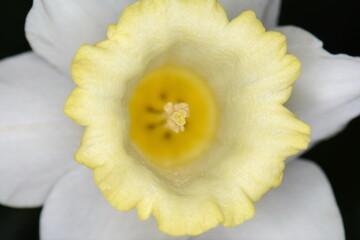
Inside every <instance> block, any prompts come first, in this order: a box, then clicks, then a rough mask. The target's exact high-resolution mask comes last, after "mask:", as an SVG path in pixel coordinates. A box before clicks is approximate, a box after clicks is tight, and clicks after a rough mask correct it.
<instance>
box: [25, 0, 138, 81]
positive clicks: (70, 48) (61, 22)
mask: <svg viewBox="0 0 360 240" xmlns="http://www.w3.org/2000/svg"><path fill="white" fill-rule="evenodd" d="M134 2H136V0H121V1H119V0H101V1H99V0H77V1H74V0H34V4H33V7H32V9H31V11H30V12H29V14H28V17H27V19H26V26H25V31H26V36H27V39H28V40H29V42H30V45H31V47H32V49H33V50H34V51H35V52H36V53H37V54H38V55H40V56H42V57H44V58H45V59H46V60H47V61H49V62H50V63H51V64H53V65H54V66H56V67H57V68H59V69H60V70H61V71H62V72H64V73H66V74H67V75H69V73H70V63H71V60H72V58H73V57H74V55H75V53H76V51H77V49H78V48H79V47H80V46H81V45H82V44H85V43H88V44H93V43H96V42H98V41H100V40H102V39H104V38H106V29H107V26H108V25H109V24H114V23H117V21H118V19H119V16H120V13H121V12H122V10H123V9H124V8H125V7H126V6H127V5H129V4H131V3H134Z"/></svg>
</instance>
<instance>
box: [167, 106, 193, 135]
mask: <svg viewBox="0 0 360 240" xmlns="http://www.w3.org/2000/svg"><path fill="white" fill-rule="evenodd" d="M164 110H165V112H166V114H167V121H166V124H165V127H167V128H170V129H171V130H172V131H174V132H176V133H179V132H183V131H185V124H186V119H185V118H187V117H189V115H190V114H189V104H187V103H176V104H173V103H171V102H168V103H166V104H165V106H164Z"/></svg>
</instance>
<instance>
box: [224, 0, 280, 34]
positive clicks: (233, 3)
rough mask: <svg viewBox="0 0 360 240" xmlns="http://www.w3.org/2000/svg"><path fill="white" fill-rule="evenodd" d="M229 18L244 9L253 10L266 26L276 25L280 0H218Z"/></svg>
mask: <svg viewBox="0 0 360 240" xmlns="http://www.w3.org/2000/svg"><path fill="white" fill-rule="evenodd" d="M219 2H220V3H221V5H223V7H224V8H225V10H226V12H227V14H228V17H229V19H233V18H235V17H237V16H238V15H239V14H240V13H242V12H243V11H246V10H253V11H254V12H255V13H256V16H257V18H258V19H259V20H260V21H261V22H262V23H263V24H264V26H265V27H266V28H272V27H275V26H276V25H277V22H278V17H279V12H280V5H281V0H219Z"/></svg>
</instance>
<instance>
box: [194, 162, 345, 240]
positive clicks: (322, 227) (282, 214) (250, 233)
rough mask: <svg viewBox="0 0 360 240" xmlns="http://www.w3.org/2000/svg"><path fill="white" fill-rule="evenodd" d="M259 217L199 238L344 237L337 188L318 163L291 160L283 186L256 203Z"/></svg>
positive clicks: (326, 239) (337, 239) (335, 239)
mask: <svg viewBox="0 0 360 240" xmlns="http://www.w3.org/2000/svg"><path fill="white" fill-rule="evenodd" d="M256 212H257V213H256V214H255V217H254V218H253V219H251V220H249V221H248V222H245V223H243V224H242V225H240V226H238V227H234V228H224V227H217V228H215V229H212V230H210V231H209V232H207V233H205V234H203V235H200V236H198V237H194V238H191V239H194V240H195V239H196V240H202V239H204V240H205V239H206V240H218V239H222V240H231V239H232V240H237V239H247V240H255V239H256V240H258V239H259V240H260V239H277V240H281V239H284V240H287V239H292V240H296V239H299V240H303V239H317V240H340V239H344V238H345V237H344V229H343V226H342V221H341V216H340V213H339V210H338V208H337V205H336V202H335V199H334V195H333V192H332V190H331V187H330V184H329V182H328V180H327V179H326V177H325V175H324V173H323V172H322V171H321V170H320V169H319V167H318V166H316V165H315V164H314V163H311V162H308V161H302V160H297V161H293V162H291V163H289V164H288V166H287V167H286V169H285V174H284V179H283V183H282V185H281V186H279V187H277V188H276V189H273V190H272V191H270V192H268V193H266V194H265V196H264V197H263V198H262V199H261V200H260V201H259V202H258V203H257V204H256Z"/></svg>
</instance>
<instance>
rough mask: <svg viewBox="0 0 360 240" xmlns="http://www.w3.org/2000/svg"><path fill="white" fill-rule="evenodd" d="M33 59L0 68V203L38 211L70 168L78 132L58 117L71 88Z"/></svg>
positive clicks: (11, 60)
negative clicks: (38, 207) (58, 180)
mask: <svg viewBox="0 0 360 240" xmlns="http://www.w3.org/2000/svg"><path fill="white" fill-rule="evenodd" d="M65 79H66V78H64V77H63V76H62V75H61V74H59V73H58V72H57V71H56V70H55V69H54V68H53V67H52V66H50V65H49V64H48V63H46V62H45V61H44V60H43V59H41V58H40V57H38V56H37V55H36V54H34V53H24V54H21V55H18V56H16V57H12V58H9V59H6V60H3V61H1V62H0V105H1V118H0V202H1V203H3V204H6V205H10V206H20V207H29V206H39V205H41V204H42V203H43V201H44V199H45V198H46V196H47V194H48V192H49V190H50V189H51V187H52V186H53V184H54V182H55V181H56V180H57V179H58V178H59V177H60V176H62V175H63V174H64V172H66V171H68V170H69V169H70V168H72V167H73V166H74V165H75V161H72V160H71V159H73V155H74V153H75V149H76V148H77V147H78V145H79V141H80V137H81V128H80V127H78V126H76V125H75V124H73V123H72V121H71V120H69V119H68V118H66V117H65V115H64V114H63V110H62V109H63V104H64V101H65V99H66V96H67V95H68V94H69V92H70V89H71V88H72V87H73V84H72V83H71V82H70V81H65Z"/></svg>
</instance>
